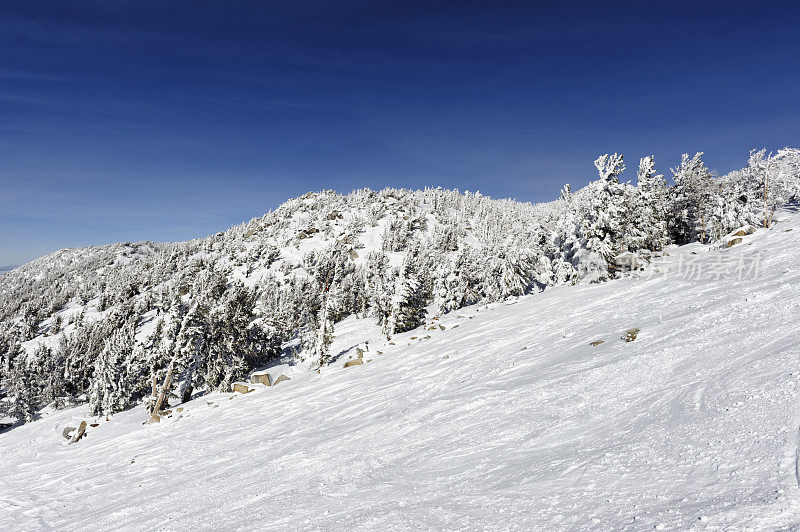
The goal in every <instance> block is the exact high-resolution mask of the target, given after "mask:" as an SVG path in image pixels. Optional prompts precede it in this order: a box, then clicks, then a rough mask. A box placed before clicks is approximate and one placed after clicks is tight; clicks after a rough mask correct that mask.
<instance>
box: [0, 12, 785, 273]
mask: <svg viewBox="0 0 800 532" xmlns="http://www.w3.org/2000/svg"><path fill="white" fill-rule="evenodd" d="M798 23H800V10H798V9H797V7H795V6H794V5H793V4H790V3H785V4H779V3H770V2H760V3H758V4H752V3H749V4H741V5H737V4H736V3H734V2H713V3H703V2H680V1H670V2H645V1H639V2H628V3H620V2H593V3H588V2H587V3H577V2H555V1H550V2H524V3H513V2H468V1H463V2H452V3H445V2H401V1H392V2H381V1H364V2H347V1H342V2H335V1H323V2H275V3H270V2H200V1H194V2H171V1H166V0H159V1H149V0H139V1H119V0H117V1H115V0H108V1H97V2H87V1H81V0H75V1H71V2H62V1H58V2H39V1H35V0H25V1H21V2H15V1H7V2H3V3H2V4H0V265H2V264H6V263H20V262H24V261H27V260H31V259H33V258H35V257H37V256H40V255H42V254H44V253H47V252H49V251H52V250H55V249H59V248H63V247H72V246H78V245H92V244H101V243H109V242H115V241H128V240H158V241H160V240H183V239H188V238H193V237H198V236H205V235H207V234H209V233H214V232H217V231H219V230H222V229H225V228H227V227H228V226H230V225H232V224H234V223H239V222H242V221H244V220H247V219H249V218H251V217H253V216H257V215H260V214H262V213H264V212H266V211H267V210H268V209H270V208H274V207H275V206H277V205H279V204H280V203H282V202H283V201H284V200H285V199H287V198H289V197H292V196H296V195H299V194H302V193H304V192H306V191H308V190H319V189H325V188H333V189H336V190H338V191H341V192H349V191H350V190H353V189H355V188H359V187H372V188H382V187H385V186H397V187H409V188H417V187H423V186H426V185H431V186H439V185H440V186H444V187H449V188H459V189H461V190H464V189H469V190H476V189H478V190H480V191H481V192H483V193H485V194H488V195H491V196H494V197H513V198H517V199H520V200H525V201H546V200H549V199H552V198H554V197H556V195H557V193H558V190H559V188H560V187H561V185H562V184H563V183H565V182H570V183H573V185H575V186H580V185H582V184H585V183H586V182H587V181H588V180H589V179H592V178H594V175H595V174H594V167H593V165H592V161H593V160H594V158H595V157H596V156H597V155H598V154H600V153H605V152H614V151H617V152H620V153H623V154H625V156H626V159H627V161H628V166H629V170H628V172H627V174H628V177H629V178H632V177H633V175H634V167H635V166H636V164H637V161H638V159H639V157H641V156H642V155H645V154H650V153H653V154H655V156H656V163H657V165H658V166H659V169H660V170H661V171H664V172H667V171H668V167H669V166H670V165H674V164H675V163H676V162H677V161H678V160H679V158H680V154H681V153H682V152H695V151H704V152H705V153H706V157H705V158H706V161H707V164H708V165H709V166H710V167H712V168H715V169H717V170H719V171H720V172H726V171H729V170H731V169H734V168H738V167H741V166H742V165H743V164H744V161H745V159H746V156H747V153H748V150H749V149H750V148H752V147H757V146H758V147H761V146H764V147H767V148H771V149H774V148H778V147H782V146H785V145H798V144H800V142H798V133H799V132H800V105H798V103H797V95H798V88H797V87H798V86H800V67H798V65H800V38H799V37H798V30H797V28H798V27H800V25H798Z"/></svg>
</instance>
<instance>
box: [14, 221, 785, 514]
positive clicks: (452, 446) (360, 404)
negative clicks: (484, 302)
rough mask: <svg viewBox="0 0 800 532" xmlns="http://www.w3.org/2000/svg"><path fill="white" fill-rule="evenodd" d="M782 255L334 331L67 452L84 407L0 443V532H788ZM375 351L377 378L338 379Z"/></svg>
mask: <svg viewBox="0 0 800 532" xmlns="http://www.w3.org/2000/svg"><path fill="white" fill-rule="evenodd" d="M790 229H791V231H789V230H790ZM799 256H800V215H798V214H794V213H788V212H784V213H782V214H781V216H780V217H779V221H778V223H776V224H775V226H774V227H773V229H771V230H769V231H765V230H760V231H758V232H757V233H756V234H755V235H751V236H746V237H744V238H743V242H742V243H740V244H738V245H737V246H734V247H733V248H730V249H710V248H709V247H708V246H702V245H699V244H694V245H690V246H685V247H682V248H679V249H676V250H671V251H670V256H669V257H665V258H664V262H663V263H662V264H660V265H658V266H657V268H658V270H659V272H658V273H656V272H653V273H652V275H646V276H642V277H640V278H632V279H623V280H618V281H613V282H608V283H604V284H600V285H590V286H574V287H556V288H552V289H547V290H545V291H544V292H542V293H539V294H534V295H530V296H525V297H522V298H519V299H518V300H516V301H514V302H509V303H504V304H495V305H491V306H489V307H485V306H484V307H480V308H476V307H470V308H466V309H463V310H461V311H459V312H453V313H450V314H448V315H446V316H443V317H441V319H440V320H438V321H437V320H429V326H432V327H435V330H427V329H426V330H424V331H422V330H417V331H412V332H409V333H405V334H402V335H397V336H396V337H395V338H394V342H395V345H387V342H386V341H385V340H380V339H379V337H378V335H377V331H375V330H374V327H372V325H371V321H370V322H369V323H368V322H367V320H355V319H348V320H347V321H345V322H343V323H341V324H337V328H336V333H337V338H336V340H335V344H334V350H333V351H334V352H342V354H341V356H340V358H339V360H338V361H337V362H336V363H335V364H332V365H331V366H330V367H325V368H323V370H322V373H321V374H317V373H313V372H304V371H299V370H296V372H295V373H293V374H291V379H292V380H290V381H286V382H283V383H280V384H279V385H278V386H277V387H275V388H263V389H259V390H257V391H255V392H253V393H250V394H247V395H240V394H232V393H215V394H211V395H208V396H205V397H201V398H199V399H196V400H194V401H192V402H190V403H188V404H186V405H184V407H185V410H183V411H182V412H181V413H180V414H178V413H177V411H174V415H173V417H172V418H170V419H167V420H165V421H164V422H162V423H161V424H157V425H142V422H143V421H144V420H145V419H146V414H145V412H144V410H143V409H142V408H141V407H139V408H136V409H133V410H131V411H127V412H124V413H120V414H117V415H115V416H113V417H112V418H111V419H110V421H101V422H100V424H99V426H98V427H96V428H90V429H89V431H88V433H87V437H86V438H85V439H84V440H82V441H80V442H78V443H77V444H74V445H68V444H67V443H66V442H65V440H63V438H62V437H61V430H62V429H63V427H64V426H66V425H68V424H72V426H75V421H80V419H82V417H81V416H83V415H85V407H81V408H78V409H73V410H67V411H62V412H57V413H53V414H51V415H49V416H47V417H46V418H45V419H43V420H40V421H36V422H34V423H30V424H28V425H24V426H21V427H18V428H15V429H13V430H10V431H7V432H5V433H2V434H0V478H2V480H3V482H0V528H2V529H10V528H23V529H35V528H51V527H53V528H76V527H79V526H91V527H93V528H97V529H107V528H110V527H120V528H130V529H134V528H135V529H141V528H145V529H187V528H194V527H202V528H221V527H226V528H227V527H230V528H237V529H244V528H265V529H322V530H343V529H354V528H355V529H381V530H383V529H414V530H416V529H431V528H444V529H456V528H470V529H477V528H488V529H509V528H512V529H523V530H524V529H531V528H537V529H570V530H573V529H589V528H592V529H596V528H600V529H609V528H615V529H616V528H623V529H637V530H638V529H652V528H654V527H655V528H657V529H659V528H687V527H698V528H720V527H736V528H741V527H746V526H749V527H754V528H757V529H774V528H776V527H786V526H791V525H797V524H798V523H800V503H799V502H798V500H799V499H798V497H799V496H800V488H798V476H797V460H798V449H799V447H798V427H799V426H800V410H798V382H799V380H798V375H800V330H798V329H797V323H798V320H800V271H798V269H797V259H798V257H799ZM757 257H760V258H758V259H756V258H757ZM743 265H744V266H746V268H745V269H743V270H742V271H740V272H738V273H741V274H742V275H741V277H742V279H741V280H739V279H737V278H736V277H737V275H736V273H737V272H736V271H735V270H736V268H737V267H741V266H743ZM755 266H757V270H758V271H755V269H756V268H754V267H755ZM726 268H732V270H733V271H732V273H726V272H725V271H723V270H725V269H726ZM679 270H680V271H679ZM687 272H688V273H690V274H691V275H696V274H699V275H700V276H703V275H708V274H710V275H713V276H715V277H718V278H717V279H715V280H714V281H713V282H708V281H704V280H702V279H692V278H687V277H691V275H689V276H687V275H686V273H687ZM439 325H441V326H442V327H444V330H442V329H441V327H439ZM629 328H639V329H641V331H640V332H639V334H638V337H637V339H636V340H635V341H633V342H630V343H626V342H624V341H622V340H621V336H622V335H623V334H624V332H625V331H626V330H627V329H629ZM412 337H416V339H412ZM428 337H429V338H428ZM368 338H372V339H371V341H370V342H369V350H368V351H367V352H366V354H365V359H367V360H371V361H370V362H367V363H366V364H364V365H362V366H356V367H352V368H344V367H343V362H344V361H345V360H347V359H348V357H350V356H352V355H353V350H352V349H351V348H353V347H355V345H356V344H358V343H359V342H361V341H363V340H365V339H368ZM595 340H604V343H602V344H600V345H597V346H591V345H589V342H591V341H595ZM378 351H381V352H382V354H378Z"/></svg>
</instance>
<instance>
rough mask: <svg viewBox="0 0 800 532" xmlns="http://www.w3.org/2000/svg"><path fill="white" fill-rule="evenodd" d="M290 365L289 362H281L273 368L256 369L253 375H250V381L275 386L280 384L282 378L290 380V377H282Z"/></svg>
mask: <svg viewBox="0 0 800 532" xmlns="http://www.w3.org/2000/svg"><path fill="white" fill-rule="evenodd" d="M288 367H289V365H288V364H280V365H278V366H273V367H271V368H268V369H265V370H262V371H256V372H255V373H253V374H252V375H250V382H252V383H258V384H263V385H264V386H274V385H276V384H278V383H279V382H280V381H281V380H284V381H287V380H290V379H289V377H286V378H284V379H281V377H282V376H283V372H284V371H286V369H287V368H288Z"/></svg>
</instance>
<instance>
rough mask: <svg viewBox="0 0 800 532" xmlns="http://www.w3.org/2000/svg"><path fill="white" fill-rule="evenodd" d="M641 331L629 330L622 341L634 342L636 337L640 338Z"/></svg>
mask: <svg viewBox="0 0 800 532" xmlns="http://www.w3.org/2000/svg"><path fill="white" fill-rule="evenodd" d="M639 330H640V329H636V328H634V329H628V330H627V331H625V334H623V335H622V339H623V340H625V341H626V342H633V341H634V340H636V336H638V334H639Z"/></svg>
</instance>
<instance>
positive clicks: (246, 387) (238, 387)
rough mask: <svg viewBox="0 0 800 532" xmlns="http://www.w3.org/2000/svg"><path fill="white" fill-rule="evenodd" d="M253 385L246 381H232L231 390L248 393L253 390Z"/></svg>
mask: <svg viewBox="0 0 800 532" xmlns="http://www.w3.org/2000/svg"><path fill="white" fill-rule="evenodd" d="M255 389H256V388H255V386H252V385H250V384H248V383H246V382H234V383H233V391H234V392H239V393H250V392H252V391H253V390H255Z"/></svg>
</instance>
